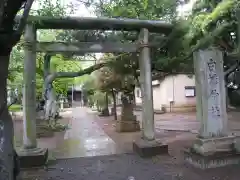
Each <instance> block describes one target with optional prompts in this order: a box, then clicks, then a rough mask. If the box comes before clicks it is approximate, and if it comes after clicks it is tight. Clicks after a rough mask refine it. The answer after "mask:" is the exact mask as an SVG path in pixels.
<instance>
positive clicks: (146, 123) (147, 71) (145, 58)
mask: <svg viewBox="0 0 240 180" xmlns="http://www.w3.org/2000/svg"><path fill="white" fill-rule="evenodd" d="M148 37H149V31H148V30H147V29H142V30H141V32H140V37H139V38H140V41H141V43H142V44H146V45H147V44H148ZM139 64H140V83H141V91H142V109H143V111H142V113H143V114H142V125H143V127H142V131H143V139H146V140H154V139H155V133H154V111H153V92H152V73H151V59H150V48H149V47H147V46H144V47H143V48H142V49H141V50H140V57H139Z"/></svg>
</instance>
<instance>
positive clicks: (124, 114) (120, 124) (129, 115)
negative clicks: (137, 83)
mask: <svg viewBox="0 0 240 180" xmlns="http://www.w3.org/2000/svg"><path fill="white" fill-rule="evenodd" d="M121 101H122V110H121V115H120V117H119V118H117V119H118V120H117V122H116V131H117V132H135V131H139V130H140V125H139V122H138V121H137V118H136V116H135V115H134V113H133V112H134V104H133V94H132V92H129V93H122V94H121Z"/></svg>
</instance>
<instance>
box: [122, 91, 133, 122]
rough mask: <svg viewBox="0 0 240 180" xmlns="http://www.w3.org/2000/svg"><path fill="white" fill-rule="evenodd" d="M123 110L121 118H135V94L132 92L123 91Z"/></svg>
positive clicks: (125, 119)
mask: <svg viewBox="0 0 240 180" xmlns="http://www.w3.org/2000/svg"><path fill="white" fill-rule="evenodd" d="M121 100H122V111H121V118H122V120H124V121H128V120H130V121H131V120H135V116H134V114H133V106H134V105H133V94H132V93H122V96H121Z"/></svg>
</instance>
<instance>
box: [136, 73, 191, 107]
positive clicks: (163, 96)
mask: <svg viewBox="0 0 240 180" xmlns="http://www.w3.org/2000/svg"><path fill="white" fill-rule="evenodd" d="M154 84H155V85H153V107H154V109H155V110H161V109H162V106H165V107H167V108H169V106H170V101H173V104H172V106H171V107H174V108H175V109H176V108H184V107H186V108H188V107H194V106H195V104H196V98H195V97H185V87H186V86H195V78H194V76H192V77H188V76H187V75H184V74H178V75H174V76H167V77H165V78H164V79H163V80H161V81H160V83H159V85H157V84H156V83H154ZM137 91H140V88H136V89H135V96H136V104H139V105H141V103H142V99H141V98H140V97H138V96H137ZM167 111H169V110H167Z"/></svg>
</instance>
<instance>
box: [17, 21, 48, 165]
mask: <svg viewBox="0 0 240 180" xmlns="http://www.w3.org/2000/svg"><path fill="white" fill-rule="evenodd" d="M24 40H25V42H26V46H25V49H24V52H25V57H24V72H23V78H24V85H23V86H24V87H23V149H22V150H21V151H19V152H18V153H19V157H20V164H21V166H22V167H32V166H39V165H43V164H44V163H45V162H46V160H47V154H48V153H47V150H45V149H41V148H37V138H36V51H35V49H34V48H35V44H34V43H35V41H36V29H35V28H34V26H33V25H30V24H27V25H26V29H25V34H24Z"/></svg>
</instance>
